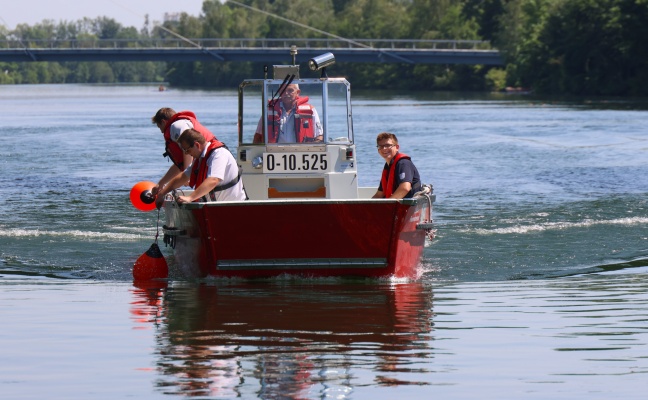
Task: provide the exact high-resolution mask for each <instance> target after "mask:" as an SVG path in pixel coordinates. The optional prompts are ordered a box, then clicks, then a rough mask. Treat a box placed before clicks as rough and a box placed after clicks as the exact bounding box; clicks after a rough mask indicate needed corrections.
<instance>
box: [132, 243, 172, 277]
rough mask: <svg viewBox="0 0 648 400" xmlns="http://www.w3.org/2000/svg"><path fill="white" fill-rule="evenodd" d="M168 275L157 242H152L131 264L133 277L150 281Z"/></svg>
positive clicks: (167, 268)
mask: <svg viewBox="0 0 648 400" xmlns="http://www.w3.org/2000/svg"><path fill="white" fill-rule="evenodd" d="M168 277H169V267H168V266H167V262H166V260H165V259H164V255H162V251H161V250H160V247H159V246H158V245H157V243H153V244H152V245H151V247H149V249H148V250H146V252H145V253H144V254H142V255H141V256H139V258H138V259H137V260H136V261H135V264H134V265H133V279H134V280H135V281H136V282H138V281H150V280H153V279H164V278H168Z"/></svg>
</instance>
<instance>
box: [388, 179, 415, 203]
mask: <svg viewBox="0 0 648 400" xmlns="http://www.w3.org/2000/svg"><path fill="white" fill-rule="evenodd" d="M410 190H412V183H411V182H402V183H401V184H400V185H398V187H397V188H396V191H395V192H394V193H393V194H392V195H391V197H390V199H403V198H405V196H407V193H409V191H410Z"/></svg>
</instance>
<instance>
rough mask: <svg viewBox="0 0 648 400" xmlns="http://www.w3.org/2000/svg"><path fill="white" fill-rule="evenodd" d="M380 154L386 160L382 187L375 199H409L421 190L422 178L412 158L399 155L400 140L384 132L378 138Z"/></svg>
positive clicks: (381, 179)
mask: <svg viewBox="0 0 648 400" xmlns="http://www.w3.org/2000/svg"><path fill="white" fill-rule="evenodd" d="M376 147H377V148H378V154H380V156H381V157H382V158H384V159H385V167H384V168H383V172H382V177H381V178H380V185H379V186H378V190H377V191H376V194H374V195H373V198H374V199H382V198H387V199H408V198H411V197H413V196H414V193H416V192H418V191H419V190H421V177H420V176H419V172H418V170H417V169H416V167H415V166H414V163H413V162H412V160H411V159H410V157H409V156H408V155H406V154H403V153H399V152H398V150H399V149H400V146H399V145H398V138H397V137H396V135H394V134H393V133H389V132H382V133H380V134H378V137H377V138H376Z"/></svg>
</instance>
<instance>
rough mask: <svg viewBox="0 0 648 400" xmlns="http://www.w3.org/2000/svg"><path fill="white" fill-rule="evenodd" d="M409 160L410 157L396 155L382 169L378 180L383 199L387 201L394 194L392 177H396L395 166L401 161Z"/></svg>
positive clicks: (401, 154)
mask: <svg viewBox="0 0 648 400" xmlns="http://www.w3.org/2000/svg"><path fill="white" fill-rule="evenodd" d="M403 158H405V159H407V160H411V158H410V156H408V155H407V154H403V153H396V155H395V156H394V158H392V162H391V164H389V165H387V164H385V165H386V166H387V168H385V169H383V173H382V177H381V178H380V185H381V186H382V190H383V193H384V194H385V198H386V199H388V198H390V197H391V195H392V194H394V176H395V175H396V164H397V163H398V162H399V161H400V160H401V159H403Z"/></svg>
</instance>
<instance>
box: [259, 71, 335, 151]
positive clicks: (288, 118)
mask: <svg viewBox="0 0 648 400" xmlns="http://www.w3.org/2000/svg"><path fill="white" fill-rule="evenodd" d="M300 93H301V91H300V90H299V85H298V84H296V83H293V84H290V85H288V86H287V87H286V90H285V91H284V92H283V94H282V95H281V97H280V98H279V99H278V101H277V100H275V101H272V102H270V103H269V104H268V111H267V112H268V142H270V143H304V142H321V141H322V138H323V136H322V135H323V133H322V124H321V122H320V119H319V115H318V114H317V110H315V107H313V106H312V105H310V104H308V97H299V94H300ZM263 141H264V138H263V121H262V120H260V121H259V124H258V125H257V129H256V132H255V133H254V140H253V142H254V143H263Z"/></svg>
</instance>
